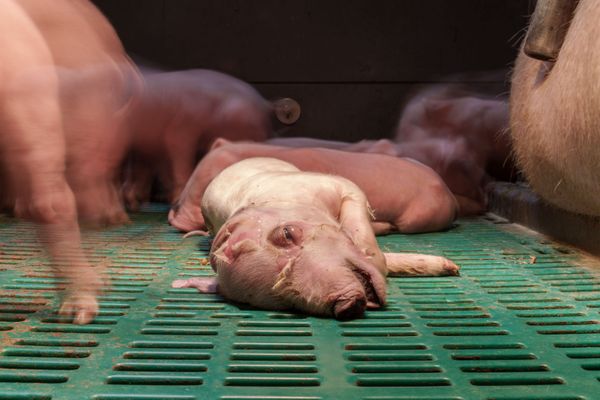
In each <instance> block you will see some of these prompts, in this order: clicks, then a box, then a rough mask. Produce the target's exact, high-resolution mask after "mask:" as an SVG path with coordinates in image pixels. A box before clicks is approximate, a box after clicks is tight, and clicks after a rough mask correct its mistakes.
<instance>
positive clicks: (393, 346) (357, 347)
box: [344, 343, 429, 350]
mask: <svg viewBox="0 0 600 400" xmlns="http://www.w3.org/2000/svg"><path fill="white" fill-rule="evenodd" d="M344 348H345V349H346V350H427V349H429V348H428V347H427V346H425V345H424V344H370V343H364V344H363V343H351V344H347V345H346V346H345V347H344Z"/></svg>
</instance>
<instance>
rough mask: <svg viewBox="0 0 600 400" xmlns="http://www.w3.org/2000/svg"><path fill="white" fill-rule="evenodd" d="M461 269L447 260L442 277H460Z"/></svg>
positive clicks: (445, 260)
mask: <svg viewBox="0 0 600 400" xmlns="http://www.w3.org/2000/svg"><path fill="white" fill-rule="evenodd" d="M459 270H460V267H459V266H458V265H456V264H454V263H453V262H452V261H450V260H448V259H447V258H446V259H444V265H443V267H442V272H441V273H440V275H449V276H458V275H460V271H459Z"/></svg>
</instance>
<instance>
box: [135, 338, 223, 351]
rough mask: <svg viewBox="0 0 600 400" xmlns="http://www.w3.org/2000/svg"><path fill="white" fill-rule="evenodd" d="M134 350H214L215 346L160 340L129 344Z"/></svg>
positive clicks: (203, 343)
mask: <svg viewBox="0 0 600 400" xmlns="http://www.w3.org/2000/svg"><path fill="white" fill-rule="evenodd" d="M129 347H134V348H163V349H212V348H214V347H215V345H214V344H212V343H209V342H183V341H166V340H165V341H160V340H136V341H135V342H131V343H129Z"/></svg>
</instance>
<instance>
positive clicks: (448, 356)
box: [0, 205, 600, 400]
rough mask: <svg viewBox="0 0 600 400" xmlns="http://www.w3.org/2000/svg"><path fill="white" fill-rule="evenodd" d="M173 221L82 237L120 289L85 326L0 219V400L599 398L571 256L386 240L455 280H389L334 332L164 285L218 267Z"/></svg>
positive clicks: (496, 229)
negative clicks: (365, 308)
mask: <svg viewBox="0 0 600 400" xmlns="http://www.w3.org/2000/svg"><path fill="white" fill-rule="evenodd" d="M165 212H166V210H165V208H164V207H162V206H160V205H156V206H152V207H149V208H147V209H146V210H145V211H144V212H142V213H139V214H136V215H133V223H132V224H130V225H127V226H124V227H119V228H113V229H109V230H105V231H98V232H92V233H89V234H86V238H85V243H86V247H87V248H89V249H90V250H91V251H92V252H93V256H92V258H91V259H92V260H93V261H94V263H96V264H97V265H99V266H101V267H102V268H104V269H105V271H106V272H107V274H108V276H110V277H111V279H112V286H111V288H110V289H109V290H107V291H106V292H105V293H104V294H103V296H102V297H101V298H100V304H101V313H100V315H99V317H98V318H96V320H95V321H94V322H93V323H91V324H89V325H85V326H76V325H72V324H69V320H67V319H64V318H62V317H59V316H58V315H56V312H55V311H56V296H57V295H58V296H60V294H61V292H62V287H61V282H60V281H57V280H55V279H54V278H53V277H52V274H51V273H50V271H49V267H48V262H47V260H46V259H45V258H44V253H43V251H41V249H40V248H39V247H38V245H37V242H36V236H35V232H34V229H33V226H32V225H30V224H27V223H22V222H15V221H14V220H11V219H8V218H3V217H2V218H0V400H7V399H10V400H34V399H35V400H38V399H43V400H59V399H61V400H62V399H64V400H67V399H69V400H70V399H76V400H80V399H93V400H194V399H198V400H199V399H223V400H226V399H227V400H241V399H271V400H308V399H310V400H316V399H365V400H367V399H368V400H401V399H404V400H408V399H410V400H471V399H473V400H475V399H482V400H594V399H600V318H599V312H600V275H599V274H598V273H597V272H596V271H594V269H590V268H587V267H582V266H581V260H582V256H581V255H580V254H577V253H576V252H573V251H572V250H568V249H565V248H563V247H561V246H558V245H555V244H553V243H551V242H547V241H543V240H542V241H540V240H538V239H537V237H534V236H529V235H528V234H525V233H521V232H519V231H516V230H514V229H507V226H506V225H504V224H497V223H495V222H497V221H494V220H493V219H485V218H479V219H473V220H462V221H459V222H458V224H457V226H456V227H455V228H454V229H451V230H449V231H447V232H440V233H432V234H419V235H391V236H386V237H382V238H379V240H380V243H381V245H382V246H383V247H384V248H385V249H387V250H391V251H408V252H423V253H429V254H438V255H445V256H447V257H449V258H451V259H453V260H454V261H455V262H457V264H459V265H461V267H462V269H461V276H460V277H441V278H389V279H388V292H389V305H388V306H387V307H386V308H385V309H382V310H374V311H369V312H367V313H366V315H365V316H364V318H361V319H358V320H354V321H346V322H339V321H335V320H333V319H325V318H313V317H306V316H304V315H300V314H295V313H291V312H273V311H259V310H254V309H251V308H248V307H240V306H237V305H233V304H229V303H228V302H226V301H225V300H223V299H222V298H220V297H219V296H217V295H207V294H199V293H197V292H196V291H195V290H190V289H171V288H170V283H171V281H172V280H174V279H177V278H181V277H189V276H206V275H211V274H212V270H211V268H210V266H209V265H203V259H204V258H205V257H206V256H207V254H208V253H207V252H208V249H209V242H208V239H207V238H202V237H193V238H189V239H186V240H182V239H181V235H180V234H179V233H177V232H176V231H175V230H174V229H172V228H171V227H169V226H168V225H167V224H166V223H165V220H166V214H165ZM586 262H587V263H588V264H589V259H588V260H587V261H586ZM596 264H597V265H596V267H600V261H598V262H596Z"/></svg>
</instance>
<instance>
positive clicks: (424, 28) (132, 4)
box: [93, 0, 533, 141]
mask: <svg viewBox="0 0 600 400" xmlns="http://www.w3.org/2000/svg"><path fill="white" fill-rule="evenodd" d="M93 1H94V3H95V4H96V5H97V6H98V7H99V8H100V9H101V10H102V11H103V12H104V13H105V14H106V15H107V17H108V18H109V19H110V21H111V22H112V23H113V25H114V26H115V28H116V30H117V32H118V34H119V35H120V37H121V39H122V41H123V43H124V45H125V47H126V49H127V50H128V51H129V52H130V53H132V54H133V55H134V56H135V57H136V59H144V60H147V61H149V62H152V63H154V64H155V65H157V66H161V67H163V68H165V69H187V68H210V69H216V70H220V71H223V72H226V73H229V74H231V75H234V76H236V77H238V78H241V79H243V80H245V81H248V82H250V83H252V84H253V85H254V86H255V87H256V88H257V89H258V90H259V91H260V92H261V93H262V94H263V95H264V96H265V97H266V98H269V99H274V98H277V97H292V98H294V99H296V100H297V101H298V102H299V103H300V105H301V106H302V116H301V118H300V120H299V121H298V122H297V123H296V124H295V125H293V126H292V127H289V128H286V129H281V128H282V126H278V127H277V128H279V132H280V134H281V135H283V136H292V135H302V136H314V137H323V138H329V139H341V140H349V141H351V140H358V139H361V138H366V137H370V138H377V137H386V136H389V135H390V134H391V133H392V131H393V129H394V126H395V124H396V122H397V118H398V117H399V112H400V107H401V104H402V102H403V101H404V99H405V98H406V97H407V96H408V95H409V94H410V93H412V92H413V91H414V90H415V89H416V88H418V87H420V86H422V85H425V84H429V83H436V82H445V81H451V80H459V81H463V82H467V83H471V84H473V85H474V86H477V87H478V88H480V89H482V90H486V91H489V92H494V93H502V92H503V91H504V92H505V91H506V90H507V85H506V84H505V76H506V74H507V72H508V69H509V67H510V65H511V63H512V61H513V59H514V58H515V56H516V51H517V48H518V44H519V41H520V39H521V38H522V36H523V29H524V28H525V25H526V22H527V18H528V15H529V14H530V13H531V11H532V10H533V7H532V6H533V4H532V3H533V2H532V1H531V0H377V1H375V0H253V1H251V0H93ZM491 70H494V71H496V73H494V74H478V73H475V72H480V71H491Z"/></svg>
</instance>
